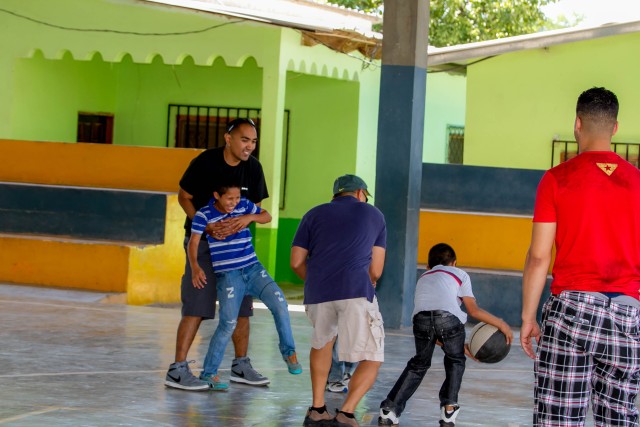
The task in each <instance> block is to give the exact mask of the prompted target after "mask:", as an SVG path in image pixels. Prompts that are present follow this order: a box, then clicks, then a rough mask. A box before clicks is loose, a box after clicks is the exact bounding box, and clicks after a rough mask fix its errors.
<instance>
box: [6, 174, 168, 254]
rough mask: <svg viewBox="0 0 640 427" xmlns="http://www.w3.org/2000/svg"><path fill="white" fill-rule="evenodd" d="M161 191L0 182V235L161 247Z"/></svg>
mask: <svg viewBox="0 0 640 427" xmlns="http://www.w3.org/2000/svg"><path fill="white" fill-rule="evenodd" d="M166 209H167V196H166V194H162V193H150V192H136V191H121V190H111V189H93V188H92V189H89V188H86V189H85V188H77V187H56V186H44V185H25V184H11V183H0V233H23V234H38V235H51V236H64V237H71V238H78V239H87V240H113V241H127V242H137V243H149V244H160V243H163V242H164V228H165V216H166Z"/></svg>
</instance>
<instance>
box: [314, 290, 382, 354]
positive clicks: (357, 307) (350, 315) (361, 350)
mask: <svg viewBox="0 0 640 427" xmlns="http://www.w3.org/2000/svg"><path fill="white" fill-rule="evenodd" d="M305 311H306V313H307V317H308V318H309V320H310V321H311V325H312V326H313V333H312V336H311V346H312V347H313V348H315V349H318V350H319V349H321V348H322V347H324V346H325V345H327V343H329V342H330V341H331V340H332V339H333V338H334V337H335V336H336V335H337V336H338V349H339V352H338V356H339V359H340V360H341V361H345V362H360V361H362V360H370V361H374V362H384V325H383V322H382V315H381V314H380V309H379V308H378V299H377V298H375V297H374V299H373V302H369V301H368V300H367V299H366V298H353V299H345V300H339V301H329V302H323V303H320V304H309V305H307V306H306V308H305Z"/></svg>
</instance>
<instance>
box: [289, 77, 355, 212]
mask: <svg viewBox="0 0 640 427" xmlns="http://www.w3.org/2000/svg"><path fill="white" fill-rule="evenodd" d="M357 101H358V83H357V82H348V81H342V80H333V79H329V78H325V77H314V76H308V75H303V74H297V73H288V74H287V93H286V99H285V105H286V108H287V109H289V110H290V111H291V123H290V132H289V150H288V159H287V164H286V173H287V184H286V200H285V209H284V210H283V211H281V212H280V216H281V217H283V218H301V217H302V215H304V214H305V212H307V211H308V210H309V209H310V208H311V207H313V206H315V205H317V204H320V203H324V202H327V201H329V200H330V199H331V196H332V193H331V190H332V186H333V181H334V180H335V178H336V177H337V176H339V175H341V174H345V173H354V172H355V170H356V139H357V127H356V124H357V121H358V102H357Z"/></svg>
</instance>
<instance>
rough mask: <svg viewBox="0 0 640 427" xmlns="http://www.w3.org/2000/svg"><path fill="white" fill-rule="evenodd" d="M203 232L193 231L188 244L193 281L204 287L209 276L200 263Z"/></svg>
mask: <svg viewBox="0 0 640 427" xmlns="http://www.w3.org/2000/svg"><path fill="white" fill-rule="evenodd" d="M201 237H202V234H197V233H194V232H193V231H192V232H191V237H190V238H189V245H188V246H187V257H188V258H189V265H190V266H191V281H192V283H193V286H194V287H196V288H198V289H202V288H204V285H206V284H207V276H206V275H205V274H204V271H203V270H202V268H200V265H199V264H198V245H199V244H200V238H201Z"/></svg>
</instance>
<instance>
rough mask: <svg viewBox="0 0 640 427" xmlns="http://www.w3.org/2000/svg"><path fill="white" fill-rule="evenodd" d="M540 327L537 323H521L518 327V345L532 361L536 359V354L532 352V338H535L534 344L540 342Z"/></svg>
mask: <svg viewBox="0 0 640 427" xmlns="http://www.w3.org/2000/svg"><path fill="white" fill-rule="evenodd" d="M540 335H541V333H540V326H538V323H537V322H522V326H521V327H520V345H521V346H522V350H524V352H525V353H526V354H527V356H529V357H530V358H532V359H535V358H536V354H535V352H534V350H533V342H532V340H531V339H532V338H535V340H536V344H538V343H539V342H540Z"/></svg>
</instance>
